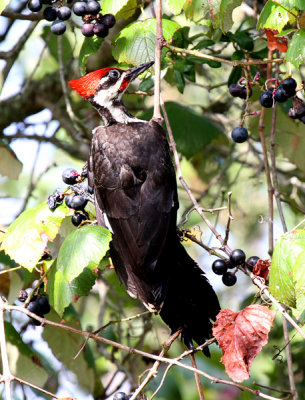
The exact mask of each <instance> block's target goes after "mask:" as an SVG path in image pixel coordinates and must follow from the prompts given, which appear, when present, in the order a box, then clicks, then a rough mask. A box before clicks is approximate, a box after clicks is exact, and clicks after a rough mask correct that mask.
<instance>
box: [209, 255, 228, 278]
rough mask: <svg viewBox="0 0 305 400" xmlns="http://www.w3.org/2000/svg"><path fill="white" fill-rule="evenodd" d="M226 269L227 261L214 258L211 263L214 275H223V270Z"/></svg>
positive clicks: (225, 270)
mask: <svg viewBox="0 0 305 400" xmlns="http://www.w3.org/2000/svg"><path fill="white" fill-rule="evenodd" d="M227 269H228V267H227V263H226V262H225V261H224V260H222V259H221V258H220V259H218V260H215V261H214V262H213V264H212V270H213V272H214V273H215V274H216V275H223V274H224V273H225V272H227Z"/></svg>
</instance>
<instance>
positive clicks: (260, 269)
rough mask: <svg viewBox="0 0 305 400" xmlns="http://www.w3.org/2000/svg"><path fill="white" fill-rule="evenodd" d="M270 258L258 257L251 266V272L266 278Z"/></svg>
mask: <svg viewBox="0 0 305 400" xmlns="http://www.w3.org/2000/svg"><path fill="white" fill-rule="evenodd" d="M270 264H271V262H270V260H262V259H259V260H258V261H257V263H256V264H255V266H254V268H253V274H254V275H256V276H260V277H261V278H264V279H266V278H267V276H268V274H269V269H270Z"/></svg>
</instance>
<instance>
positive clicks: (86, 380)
mask: <svg viewBox="0 0 305 400" xmlns="http://www.w3.org/2000/svg"><path fill="white" fill-rule="evenodd" d="M67 314H68V313H67ZM48 319H49V320H51V321H54V322H57V323H60V319H59V318H58V316H57V315H56V314H55V313H54V312H51V313H50V314H48ZM65 321H66V324H67V325H69V326H71V327H73V328H76V329H80V322H79V321H78V320H76V319H75V317H72V316H71V314H70V315H65ZM42 337H43V339H44V340H45V341H46V342H47V343H48V345H49V347H50V349H51V350H52V352H53V354H54V356H55V357H56V358H57V359H58V360H59V361H60V362H62V363H63V364H64V365H65V366H66V367H67V369H69V370H71V371H73V372H74V373H75V374H76V375H77V380H78V383H79V384H80V385H81V386H83V387H86V388H88V390H89V392H90V393H92V392H93V387H94V370H93V368H91V367H90V365H89V364H88V362H87V360H86V352H85V351H82V352H80V354H79V355H78V356H77V357H76V358H75V359H74V356H75V355H76V354H77V353H78V352H79V349H80V348H81V346H82V344H83V341H84V338H83V336H81V335H78V334H76V333H73V332H70V331H67V330H63V329H59V328H57V327H56V326H51V325H46V326H45V327H44V329H43V333H42ZM83 397H84V396H83ZM78 398H80V397H78Z"/></svg>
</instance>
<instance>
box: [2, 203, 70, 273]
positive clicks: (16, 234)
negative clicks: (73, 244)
mask: <svg viewBox="0 0 305 400" xmlns="http://www.w3.org/2000/svg"><path fill="white" fill-rule="evenodd" d="M69 213H71V211H69V209H68V208H67V207H66V206H64V205H60V206H59V207H57V208H56V209H55V210H53V211H51V210H50V209H49V207H48V205H47V204H46V202H44V203H41V204H40V205H39V206H37V207H36V208H31V209H29V210H26V211H24V212H23V213H22V214H20V215H19V217H18V218H17V219H16V220H15V221H14V222H13V223H12V224H11V225H10V227H9V228H8V230H7V232H6V233H5V234H4V236H3V237H2V245H1V248H0V250H4V251H5V252H6V254H8V255H9V256H10V257H11V258H12V259H13V260H14V261H16V263H17V264H20V265H22V266H23V267H25V268H27V269H28V270H29V271H32V270H33V268H34V267H35V265H36V264H37V263H38V261H39V260H40V258H41V256H42V254H43V251H44V249H45V247H46V246H47V243H48V241H49V240H51V241H52V240H53V239H54V238H55V236H56V235H57V233H58V231H59V228H60V225H61V223H62V221H63V219H64V218H65V216H67V215H69Z"/></svg>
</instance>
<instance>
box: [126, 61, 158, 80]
mask: <svg viewBox="0 0 305 400" xmlns="http://www.w3.org/2000/svg"><path fill="white" fill-rule="evenodd" d="M153 64H154V61H150V62H147V63H144V64H141V65H138V66H137V67H134V68H130V69H129V70H127V74H126V76H125V78H129V82H131V81H133V80H134V79H136V77H137V76H139V75H140V74H142V72H144V71H146V70H147V69H148V68H150V67H151V66H152V65H153Z"/></svg>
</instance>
